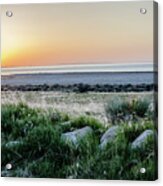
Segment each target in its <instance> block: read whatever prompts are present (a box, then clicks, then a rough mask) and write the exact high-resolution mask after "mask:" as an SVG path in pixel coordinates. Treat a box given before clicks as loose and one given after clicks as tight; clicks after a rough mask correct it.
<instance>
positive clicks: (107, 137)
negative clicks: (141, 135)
mask: <svg viewBox="0 0 163 186" xmlns="http://www.w3.org/2000/svg"><path fill="white" fill-rule="evenodd" d="M118 131H119V127H118V126H113V127H111V128H109V129H108V130H107V131H106V132H105V133H104V134H103V135H102V137H101V139H100V146H99V147H100V148H101V149H103V148H105V146H106V145H107V144H108V143H110V142H112V141H113V140H114V139H115V137H116V135H117V133H118Z"/></svg>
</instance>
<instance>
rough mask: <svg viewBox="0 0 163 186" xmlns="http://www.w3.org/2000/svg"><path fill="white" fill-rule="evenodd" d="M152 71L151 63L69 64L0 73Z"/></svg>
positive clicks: (19, 68)
mask: <svg viewBox="0 0 163 186" xmlns="http://www.w3.org/2000/svg"><path fill="white" fill-rule="evenodd" d="M136 71H138V72H147V71H148V72H152V71H154V64H153V63H132V64H131V63H123V64H75V65H74V64H71V65H53V66H26V67H9V68H8V67H5V68H4V67H2V68H1V74H2V75H14V74H27V73H28V74H36V73H37V74H38V73H66V72H67V73H73V72H74V73H75V72H136Z"/></svg>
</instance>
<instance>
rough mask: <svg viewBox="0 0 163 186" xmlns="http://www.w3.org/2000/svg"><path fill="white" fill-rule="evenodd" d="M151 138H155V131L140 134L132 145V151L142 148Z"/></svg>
mask: <svg viewBox="0 0 163 186" xmlns="http://www.w3.org/2000/svg"><path fill="white" fill-rule="evenodd" d="M149 137H154V132H153V130H149V129H148V130H145V131H144V132H143V133H142V134H140V135H139V136H138V137H137V138H136V139H135V140H134V141H133V142H132V144H131V148H132V149H137V148H141V147H142V146H143V145H144V144H145V143H146V141H147V139H148V138H149Z"/></svg>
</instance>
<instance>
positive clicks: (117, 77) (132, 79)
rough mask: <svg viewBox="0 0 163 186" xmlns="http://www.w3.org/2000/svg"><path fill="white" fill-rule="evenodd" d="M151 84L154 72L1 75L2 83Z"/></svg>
mask: <svg viewBox="0 0 163 186" xmlns="http://www.w3.org/2000/svg"><path fill="white" fill-rule="evenodd" d="M78 83H84V84H90V85H94V84H123V85H124V84H133V85H134V84H142V83H145V84H151V83H154V80H153V73H152V72H91V73H90V72H83V73H52V74H18V75H8V76H4V75H3V76H2V77H1V84H2V85H13V86H14V85H27V84H31V85H39V84H48V85H52V84H60V85H68V84H78Z"/></svg>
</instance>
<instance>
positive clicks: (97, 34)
mask: <svg viewBox="0 0 163 186" xmlns="http://www.w3.org/2000/svg"><path fill="white" fill-rule="evenodd" d="M140 8H146V9H147V13H146V14H141V13H140ZM7 10H11V11H12V12H13V16H12V17H7V16H6V11H7ZM152 11H153V2H152V1H146V2H145V1H143V2H141V1H140V2H139V1H137V2H125V3H124V2H123V3H120V2H109V3H106V2H103V3H75V4H72V3H66V4H37V5H36V4H35V5H3V6H2V12H1V14H2V16H1V19H2V21H1V61H2V67H20V66H47V65H62V64H94V63H96V64H97V63H98V64H99V63H102V64H104V63H152V62H153V37H152V35H153V22H152V19H153V12H152Z"/></svg>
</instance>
